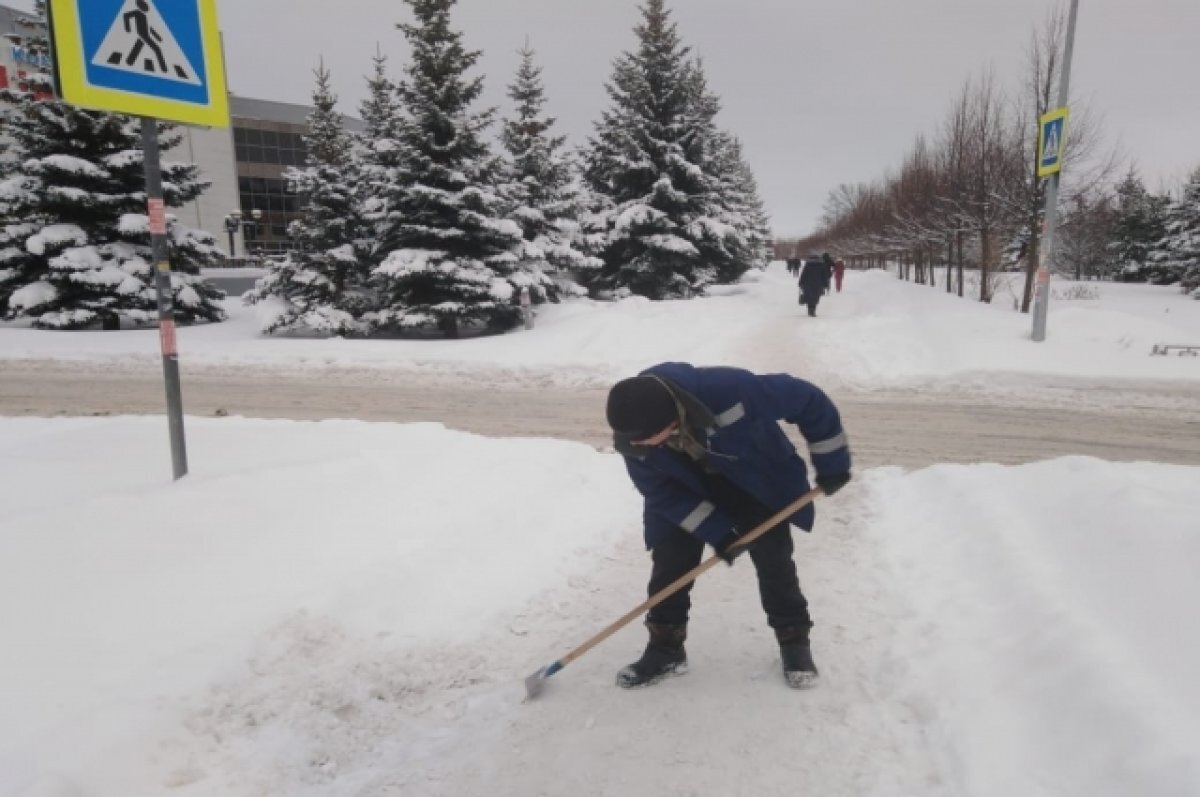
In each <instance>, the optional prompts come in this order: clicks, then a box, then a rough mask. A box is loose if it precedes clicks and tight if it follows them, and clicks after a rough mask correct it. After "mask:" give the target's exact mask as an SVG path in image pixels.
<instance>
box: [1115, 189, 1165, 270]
mask: <svg viewBox="0 0 1200 797" xmlns="http://www.w3.org/2000/svg"><path fill="white" fill-rule="evenodd" d="M1116 193H1117V219H1116V224H1115V225H1114V228H1113V231H1112V239H1111V241H1110V242H1109V245H1108V251H1109V254H1110V255H1111V256H1112V258H1113V261H1114V266H1115V268H1116V271H1117V274H1116V275H1115V276H1120V277H1122V278H1124V279H1126V280H1134V281H1144V280H1146V279H1147V278H1149V277H1150V274H1149V273H1148V271H1147V269H1146V264H1147V261H1148V260H1149V259H1150V253H1151V252H1152V251H1153V249H1154V247H1155V245H1156V244H1157V243H1158V242H1159V241H1161V240H1162V238H1163V236H1164V235H1165V234H1166V225H1165V210H1166V204H1167V200H1166V199H1165V198H1163V197H1157V196H1154V195H1152V194H1150V193H1149V192H1148V191H1146V187H1145V185H1143V183H1142V179H1141V177H1139V176H1138V174H1137V172H1136V171H1134V170H1133V169H1130V171H1129V173H1128V174H1127V175H1126V176H1125V179H1124V180H1122V181H1121V182H1120V183H1119V184H1118V185H1117V187H1116Z"/></svg>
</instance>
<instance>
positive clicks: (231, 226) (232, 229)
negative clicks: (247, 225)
mask: <svg viewBox="0 0 1200 797" xmlns="http://www.w3.org/2000/svg"><path fill="white" fill-rule="evenodd" d="M240 226H242V211H240V210H235V211H233V212H232V213H230V214H229V215H228V216H226V217H225V232H227V233H229V256H230V257H231V258H233V257H237V250H236V249H235V248H234V245H235V243H236V240H235V239H234V235H236V234H237V231H238V227H240Z"/></svg>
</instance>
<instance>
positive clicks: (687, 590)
mask: <svg viewBox="0 0 1200 797" xmlns="http://www.w3.org/2000/svg"><path fill="white" fill-rule="evenodd" d="M710 487H715V488H716V489H714V491H713V493H714V495H715V496H716V500H715V501H714V502H713V503H715V504H716V505H717V506H718V507H720V508H721V509H722V511H724V512H725V513H727V514H729V515H730V516H732V517H733V519H734V523H735V524H736V526H737V529H738V531H739V532H740V533H742V534H745V533H746V532H748V531H750V530H752V529H754V528H755V527H757V526H758V525H759V524H760V523H761V522H762V521H764V520H766V519H767V518H769V517H770V516H771V515H773V514H774V513H775V511H777V510H775V511H773V510H770V509H768V508H767V507H765V506H763V505H762V504H760V503H759V502H758V501H757V500H755V499H754V498H753V497H751V496H749V495H747V494H746V493H744V492H742V491H741V490H738V489H737V488H736V487H733V486H732V485H731V484H729V483H728V482H726V481H725V480H724V479H720V478H719V477H717V478H716V479H711V480H710ZM792 550H793V545H792V530H791V528H790V527H789V525H788V524H787V523H786V522H785V523H780V524H779V525H778V526H775V527H774V528H772V529H771V530H770V531H768V532H767V533H766V534H764V535H763V536H761V537H759V538H758V539H757V540H756V541H754V542H753V543H751V545H750V551H749V553H748V556H749V557H750V558H751V560H753V562H754V569H755V570H757V571H758V591H759V595H760V597H761V598H762V607H763V611H765V612H766V613H767V622H768V623H769V624H770V626H771V627H772V628H789V627H793V626H802V627H804V628H805V629H807V628H808V627H809V625H810V621H809V616H808V601H807V600H805V598H804V593H802V592H801V591H800V579H799V578H798V577H797V576H796V563H795V562H793V561H792ZM651 556H652V558H653V560H654V568H653V570H652V571H651V573H650V585H649V588H648V592H649V594H651V595H653V594H655V593H656V592H658V591H659V590H661V589H662V588H663V587H666V586H667V585H668V584H670V583H671V582H672V581H674V580H675V579H677V578H679V577H680V576H682V575H683V574H684V573H686V572H687V571H689V570H691V569H692V568H693V567H695V566H696V565H698V564H700V560H701V559H702V558H703V557H704V543H703V542H701V541H700V540H699V539H698V538H696V537H695V536H693V535H691V534H688V533H687V532H686V531H684V530H683V529H680V528H675V529H673V530H672V532H671V534H670V536H668V537H667V538H666V539H664V540H662V541H661V542H659V543H658V545H656V546H654V548H653V549H652V550H651ZM691 591H692V584H688V585H687V586H685V587H683V588H682V589H680V590H679V591H678V592H676V593H675V594H674V595H672V596H671V597H669V598H667V599H666V600H665V601H663V602H662V603H660V604H658V605H657V606H655V607H654V608H653V609H651V610H650V612H649V614H648V615H647V617H646V619H647V620H648V621H649V622H652V623H670V624H683V623H686V622H687V621H688V610H689V609H690V608H691V605H692V598H691Z"/></svg>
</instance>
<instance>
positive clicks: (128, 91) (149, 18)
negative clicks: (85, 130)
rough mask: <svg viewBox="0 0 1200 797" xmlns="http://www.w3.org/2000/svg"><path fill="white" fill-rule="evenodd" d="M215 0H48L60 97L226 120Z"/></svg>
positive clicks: (196, 120)
mask: <svg viewBox="0 0 1200 797" xmlns="http://www.w3.org/2000/svg"><path fill="white" fill-rule="evenodd" d="M216 3H217V0H50V2H49V8H50V27H51V34H52V39H53V42H54V67H55V75H56V78H57V81H58V87H59V94H60V96H61V97H62V98H63V99H64V100H66V101H67V102H69V103H72V104H74V105H79V106H81V107H84V108H92V109H95V110H101V111H114V112H117V113H127V114H133V115H136V116H149V117H154V118H157V119H164V120H167V121H172V122H180V123H183V124H193V125H202V126H206V127H228V126H229V99H228V97H227V96H226V93H225V68H224V59H223V58H222V53H221V34H220V29H219V28H218V26H217V5H216Z"/></svg>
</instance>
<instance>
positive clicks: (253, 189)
mask: <svg viewBox="0 0 1200 797" xmlns="http://www.w3.org/2000/svg"><path fill="white" fill-rule="evenodd" d="M238 193H239V194H240V196H241V205H242V214H243V216H244V218H252V217H253V212H254V211H255V210H259V211H262V216H261V217H260V219H259V223H258V224H257V225H255V226H253V227H247V228H246V246H247V248H248V249H249V250H251V251H253V250H254V249H255V247H258V248H259V249H261V250H262V251H270V252H282V251H287V250H288V249H291V248H293V244H292V241H291V239H290V238H289V237H288V224H290V223H291V222H292V221H293V220H295V219H296V218H297V217H298V216H299V214H300V197H298V196H296V195H295V194H293V193H291V192H290V191H288V184H287V181H286V180H282V179H278V178H273V177H239V178H238Z"/></svg>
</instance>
